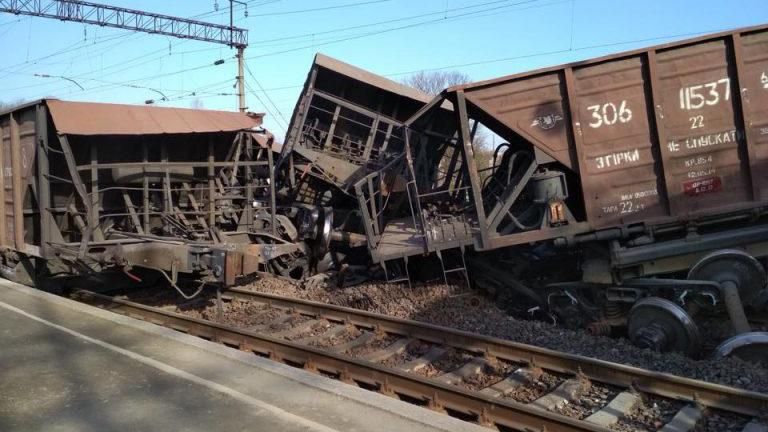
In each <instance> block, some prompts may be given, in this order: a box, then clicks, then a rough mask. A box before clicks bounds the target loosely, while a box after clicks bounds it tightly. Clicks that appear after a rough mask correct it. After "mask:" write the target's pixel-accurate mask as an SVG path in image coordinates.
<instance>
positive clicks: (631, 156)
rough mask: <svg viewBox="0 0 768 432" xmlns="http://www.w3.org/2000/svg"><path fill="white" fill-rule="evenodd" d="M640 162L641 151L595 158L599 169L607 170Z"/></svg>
mask: <svg viewBox="0 0 768 432" xmlns="http://www.w3.org/2000/svg"><path fill="white" fill-rule="evenodd" d="M639 160H640V149H634V150H627V151H622V152H616V153H610V154H607V155H603V156H597V157H595V164H597V169H605V168H610V167H615V166H619V165H625V164H628V163H632V162H637V161H639Z"/></svg>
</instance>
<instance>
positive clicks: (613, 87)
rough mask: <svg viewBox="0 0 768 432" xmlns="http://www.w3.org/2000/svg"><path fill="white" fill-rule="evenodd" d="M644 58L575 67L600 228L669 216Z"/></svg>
mask: <svg viewBox="0 0 768 432" xmlns="http://www.w3.org/2000/svg"><path fill="white" fill-rule="evenodd" d="M646 69H647V66H646V60H645V57H644V56H633V57H630V58H626V59H620V60H614V61H609V62H604V63H599V64H596V65H590V66H586V67H582V68H575V69H573V86H574V89H573V91H572V95H573V96H572V100H571V110H573V116H574V130H575V133H576V134H579V135H580V140H577V146H578V155H579V166H580V169H581V178H582V187H583V190H584V200H585V204H586V208H587V211H588V218H589V219H590V220H591V221H592V223H593V225H594V226H595V227H602V226H610V225H619V224H627V223H632V222H637V221H643V220H647V219H648V218H658V217H663V216H666V215H667V207H666V199H665V197H664V196H663V191H664V188H663V184H661V182H663V176H662V175H661V172H660V167H659V162H660V161H659V157H658V151H657V150H656V149H657V147H658V146H657V143H656V140H655V134H654V133H652V131H651V126H652V124H653V120H652V119H649V116H648V113H649V111H648V106H649V105H651V104H650V102H649V100H650V90H649V84H648V81H647V79H646V77H647V74H646Z"/></svg>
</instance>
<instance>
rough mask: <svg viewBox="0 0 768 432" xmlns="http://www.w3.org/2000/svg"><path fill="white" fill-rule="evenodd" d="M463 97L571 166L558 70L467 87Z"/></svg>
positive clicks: (564, 102)
mask: <svg viewBox="0 0 768 432" xmlns="http://www.w3.org/2000/svg"><path fill="white" fill-rule="evenodd" d="M465 94H466V98H467V100H468V101H470V102H471V103H472V104H474V105H476V106H478V107H479V108H481V109H482V110H484V111H486V112H487V113H489V114H491V115H492V116H493V117H494V118H495V119H497V120H498V121H500V122H502V123H503V124H504V125H506V126H507V127H509V128H510V129H512V130H514V131H515V132H516V133H518V134H520V135H521V136H522V137H523V138H525V139H527V140H529V141H531V142H533V143H534V144H536V145H537V146H538V147H539V148H540V149H541V150H542V151H544V152H545V153H547V154H548V155H550V156H551V157H553V158H554V159H556V160H558V161H559V162H561V163H562V164H564V165H565V166H567V167H569V168H571V167H574V166H575V163H574V162H573V160H572V158H571V153H570V151H569V130H568V125H567V122H568V114H567V109H568V108H567V104H568V102H567V97H566V96H565V89H564V77H563V74H562V72H554V73H547V74H542V75H537V76H533V77H526V78H524V79H511V80H509V81H506V82H501V83H495V84H493V85H489V86H481V87H476V88H468V89H466V90H465Z"/></svg>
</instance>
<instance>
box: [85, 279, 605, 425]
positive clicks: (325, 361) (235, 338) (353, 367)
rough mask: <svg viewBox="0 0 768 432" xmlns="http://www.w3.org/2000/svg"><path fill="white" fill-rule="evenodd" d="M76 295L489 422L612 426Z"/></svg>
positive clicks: (199, 321)
mask: <svg viewBox="0 0 768 432" xmlns="http://www.w3.org/2000/svg"><path fill="white" fill-rule="evenodd" d="M75 295H76V296H77V297H78V300H80V301H83V302H86V303H89V304H92V305H94V306H98V307H101V308H104V309H107V310H110V311H112V312H116V313H120V314H123V315H126V316H129V317H133V318H137V319H141V320H144V321H148V322H152V323H154V324H157V325H162V326H166V327H170V328H173V329H175V330H178V331H181V332H184V333H188V334H192V335H195V336H199V337H202V338H205V339H209V340H212V341H216V342H219V343H223V344H225V345H228V346H231V347H237V348H239V349H241V350H245V351H251V352H254V353H256V354H259V355H262V356H267V357H269V358H271V359H274V360H278V361H282V362H284V363H287V364H292V365H299V366H303V367H304V368H305V369H309V370H313V371H320V372H324V373H328V374H330V375H333V376H336V377H338V378H339V379H340V380H342V381H345V382H350V383H352V382H354V383H357V384H358V385H361V386H362V387H367V388H372V389H376V390H378V391H379V392H381V393H383V394H387V395H402V396H406V397H407V398H411V399H413V400H415V401H420V402H422V403H424V404H425V405H427V406H428V407H430V408H432V409H436V410H448V411H453V412H456V413H461V414H464V415H465V416H470V417H472V418H474V419H475V420H476V421H477V422H478V423H480V424H484V425H487V426H492V425H500V426H505V427H509V428H512V429H515V430H520V431H542V432H543V431H547V432H588V431H596V432H609V431H610V429H607V428H604V427H600V426H597V425H595V424H592V423H587V422H585V421H582V420H576V419H573V418H569V417H566V416H564V415H561V414H556V413H553V412H549V411H545V410H542V409H539V408H535V407H530V406H526V405H525V404H522V403H520V402H515V401H510V400H501V399H499V398H494V397H492V396H486V395H483V394H480V393H477V392H471V391H468V390H465V389H462V388H460V387H458V386H454V385H450V384H443V383H440V382H437V381H433V380H430V379H428V378H425V377H422V376H420V375H416V374H409V373H406V372H401V371H398V370H396V369H390V368H387V367H384V366H381V365H379V364H376V363H372V362H367V361H362V360H357V359H353V358H349V357H346V356H343V355H340V354H335V353H331V352H328V351H324V350H322V349H319V348H315V347H312V346H305V345H301V344H298V343H295V342H290V341H287V340H284V339H278V338H275V337H270V336H267V335H263V334H258V333H255V332H250V331H247V330H244V329H240V328H234V327H230V326H227V325H223V324H219V323H215V322H212V321H207V320H202V319H198V318H192V317H189V316H185V315H181V314H177V313H174V312H169V311H166V310H163V309H159V308H155V307H151V306H145V305H142V304H138V303H134V302H131V301H127V300H123V299H118V298H114V297H109V296H105V295H101V294H96V293H93V292H90V291H86V290H78V291H76V292H75Z"/></svg>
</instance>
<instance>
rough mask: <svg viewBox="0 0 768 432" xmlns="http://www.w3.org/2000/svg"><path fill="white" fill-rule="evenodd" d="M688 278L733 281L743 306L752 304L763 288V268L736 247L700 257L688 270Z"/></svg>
mask: <svg viewBox="0 0 768 432" xmlns="http://www.w3.org/2000/svg"><path fill="white" fill-rule="evenodd" d="M688 279H689V280H704V281H712V282H719V283H721V284H722V283H724V282H733V283H734V284H736V286H737V287H738V290H739V296H740V297H741V302H742V304H743V305H744V306H754V305H755V302H756V301H757V300H758V298H760V297H761V292H762V291H763V289H764V288H765V281H766V276H765V269H764V268H763V266H762V265H761V264H760V262H758V261H757V260H756V259H755V258H754V257H752V256H751V255H749V254H747V253H746V252H744V251H741V250H738V249H724V250H719V251H716V252H713V253H711V254H709V255H707V256H705V257H704V258H702V259H701V260H700V261H699V262H698V263H696V265H695V266H693V268H692V269H691V270H690V272H688Z"/></svg>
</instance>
